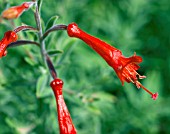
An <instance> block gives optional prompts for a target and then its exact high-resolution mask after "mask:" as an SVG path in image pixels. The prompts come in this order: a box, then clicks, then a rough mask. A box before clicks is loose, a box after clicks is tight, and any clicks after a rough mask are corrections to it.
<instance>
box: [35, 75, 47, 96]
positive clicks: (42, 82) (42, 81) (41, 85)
mask: <svg viewBox="0 0 170 134" xmlns="http://www.w3.org/2000/svg"><path fill="white" fill-rule="evenodd" d="M47 82H48V76H47V75H46V74H43V75H41V76H40V77H39V78H38V81H37V85H36V96H37V97H38V98H40V97H42V96H44V95H43V94H44V93H43V92H45V91H44V89H45V87H46V85H47Z"/></svg>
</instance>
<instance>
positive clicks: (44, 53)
mask: <svg viewBox="0 0 170 134" xmlns="http://www.w3.org/2000/svg"><path fill="white" fill-rule="evenodd" d="M38 9H39V7H38V5H37V3H36V11H35V20H36V24H37V29H38V32H39V33H38V36H39V42H40V49H41V56H42V58H43V61H44V64H45V66H47V67H48V69H49V71H50V74H51V76H52V77H53V79H56V78H57V73H56V71H55V68H54V66H53V63H52V61H51V60H50V58H49V56H48V54H47V51H46V48H45V42H44V40H43V39H42V37H43V31H42V26H41V18H40V13H39V10H38Z"/></svg>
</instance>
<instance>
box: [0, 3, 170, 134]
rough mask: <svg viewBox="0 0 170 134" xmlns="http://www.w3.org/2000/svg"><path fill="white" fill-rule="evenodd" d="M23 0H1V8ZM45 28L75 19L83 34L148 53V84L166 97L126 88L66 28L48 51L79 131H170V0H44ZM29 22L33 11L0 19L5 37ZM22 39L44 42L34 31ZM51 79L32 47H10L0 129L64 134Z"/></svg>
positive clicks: (3, 66) (2, 77)
mask: <svg viewBox="0 0 170 134" xmlns="http://www.w3.org/2000/svg"><path fill="white" fill-rule="evenodd" d="M22 2H24V1H23V0H17V1H16V0H1V1H0V11H1V12H2V11H3V10H4V9H6V8H8V7H10V6H14V5H20V4H21V3H22ZM41 16H42V25H43V27H44V29H45V25H46V23H47V22H48V20H49V18H50V17H51V16H59V19H58V20H57V22H56V24H69V23H71V22H76V23H77V24H78V25H79V27H81V28H82V29H83V30H84V31H86V32H88V33H90V34H92V35H94V36H96V37H99V38H101V39H102V40H104V41H106V42H108V43H109V44H111V45H114V46H115V47H117V48H118V49H120V50H122V52H123V54H124V55H125V56H131V55H133V53H134V52H136V53H137V55H140V56H142V58H143V62H142V63H141V64H140V66H141V68H140V69H139V71H138V72H139V73H140V74H142V75H146V76H147V79H144V80H142V81H141V82H142V84H144V86H146V87H147V88H148V89H150V90H151V91H153V92H159V98H158V99H157V100H156V101H153V100H152V99H151V98H150V95H149V94H147V93H146V92H145V91H143V90H142V89H140V90H138V89H137V88H136V87H135V86H134V85H133V84H132V83H131V84H127V83H126V84H125V85H124V86H122V85H121V82H120V80H119V79H118V78H117V76H116V74H115V72H114V70H113V69H112V68H111V67H109V66H108V65H107V63H106V62H105V61H104V60H103V59H102V58H101V57H100V56H98V55H97V54H96V53H95V52H94V51H93V50H92V49H91V48H89V47H88V46H87V45H86V44H85V43H83V42H82V41H79V40H78V39H73V38H69V37H68V36H67V34H66V32H65V31H60V32H54V33H51V34H50V36H49V37H48V38H47V39H46V47H47V49H48V50H62V51H63V53H59V54H57V55H51V59H52V60H53V62H54V65H55V68H56V70H57V72H58V74H59V77H60V78H61V79H63V81H64V83H65V84H64V89H63V90H64V91H63V92H64V97H65V101H66V103H67V106H68V109H69V111H70V113H71V116H72V118H73V122H74V124H75V126H76V128H77V131H78V134H88V133H89V134H169V133H170V127H169V125H170V85H169V80H170V71H169V69H170V58H169V57H170V51H169V50H170V1H169V0H159V1H158V0H80V1H77V0H50V1H49V0H48V1H46V0H44V1H43V3H42V9H41ZM22 23H24V24H27V25H32V26H34V27H35V21H34V14H33V9H30V10H28V11H27V12H24V13H23V15H22V16H21V17H20V18H19V19H16V20H14V21H6V20H3V21H1V24H0V30H1V32H0V38H2V37H3V34H4V32H5V31H7V30H11V29H13V27H17V26H20V25H21V24H22ZM19 38H20V39H28V40H37V37H36V34H34V33H32V32H29V31H27V32H21V33H19ZM51 80H52V79H51V77H50V75H49V72H48V70H47V69H46V68H45V67H44V66H43V64H42V59H41V55H40V51H39V49H38V47H36V46H33V45H28V46H20V47H17V48H9V49H8V55H7V56H6V57H4V58H2V59H0V134H9V133H14V134H20V133H21V134H27V133H28V134H54V133H59V131H58V124H57V114H56V103H55V98H54V95H53V93H52V90H51V88H50V86H49V84H50V81H51Z"/></svg>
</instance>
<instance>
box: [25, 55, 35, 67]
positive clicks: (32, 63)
mask: <svg viewBox="0 0 170 134" xmlns="http://www.w3.org/2000/svg"><path fill="white" fill-rule="evenodd" d="M24 60H25V61H26V62H27V63H28V64H30V65H31V66H34V65H35V64H36V63H35V62H34V60H33V59H31V58H29V57H25V58H24Z"/></svg>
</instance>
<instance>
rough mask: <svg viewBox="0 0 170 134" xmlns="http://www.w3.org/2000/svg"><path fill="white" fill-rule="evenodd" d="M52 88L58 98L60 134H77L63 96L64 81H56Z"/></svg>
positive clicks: (52, 83) (53, 82)
mask: <svg viewBox="0 0 170 134" xmlns="http://www.w3.org/2000/svg"><path fill="white" fill-rule="evenodd" d="M50 86H51V87H52V89H53V92H54V95H55V98H56V103H57V111H58V121H59V127H60V134H76V133H77V132H76V129H75V127H74V125H73V123H72V120H71V116H70V113H69V111H68V109H67V106H66V104H65V101H64V98H63V95H62V88H63V81H62V80H60V79H54V80H53V81H52V82H51V84H50Z"/></svg>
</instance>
